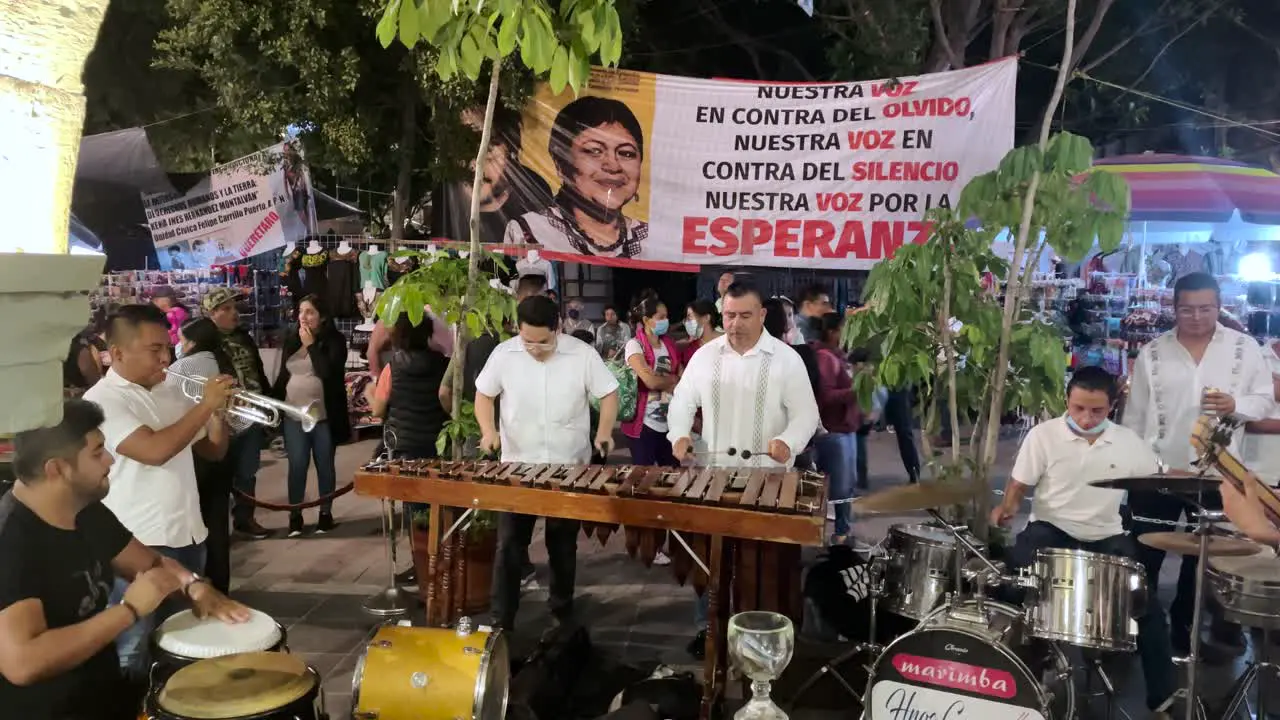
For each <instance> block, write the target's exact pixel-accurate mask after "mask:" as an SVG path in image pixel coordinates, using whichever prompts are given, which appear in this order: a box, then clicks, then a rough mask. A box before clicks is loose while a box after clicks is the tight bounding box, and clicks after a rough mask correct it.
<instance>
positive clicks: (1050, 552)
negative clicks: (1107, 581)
mask: <svg viewBox="0 0 1280 720" xmlns="http://www.w3.org/2000/svg"><path fill="white" fill-rule="evenodd" d="M1041 555H1046V556H1048V557H1051V558H1059V557H1060V558H1083V559H1086V560H1098V561H1100V562H1102V563H1103V564H1104V565H1111V566H1119V567H1124V568H1127V569H1129V570H1141V569H1142V563H1139V562H1138V561H1137V560H1133V559H1131V558H1127V557H1125V556H1123V555H1111V554H1108V553H1099V552H1093V551H1090V550H1071V549H1067V548H1040V549H1039V550H1037V551H1036V560H1039V559H1040V556H1041Z"/></svg>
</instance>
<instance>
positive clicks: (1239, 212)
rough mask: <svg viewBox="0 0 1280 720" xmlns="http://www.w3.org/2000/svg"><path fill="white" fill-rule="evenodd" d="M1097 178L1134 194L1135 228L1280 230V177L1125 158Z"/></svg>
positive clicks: (1226, 165)
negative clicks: (1113, 179) (1106, 176)
mask: <svg viewBox="0 0 1280 720" xmlns="http://www.w3.org/2000/svg"><path fill="white" fill-rule="evenodd" d="M1094 171H1095V172H1111V173H1116V174H1117V175H1120V176H1121V177H1123V178H1124V179H1125V180H1126V181H1128V183H1129V188H1130V189H1131V190H1132V197H1133V201H1132V210H1131V212H1130V214H1129V220H1130V221H1131V222H1191V223H1229V222H1233V221H1235V222H1239V221H1241V220H1243V221H1244V222H1246V223H1254V224H1260V225H1280V175H1277V174H1276V173H1274V172H1272V171H1270V170H1266V169H1263V168H1259V167H1254V166H1251V165H1245V164H1244V163H1238V162H1233V161H1231V160H1223V159H1220V158H1210V157H1195V156H1189V155H1165V154H1158V153H1146V154H1142V155H1119V156H1116V157H1109V158H1103V159H1101V160H1098V161H1096V162H1095V163H1094Z"/></svg>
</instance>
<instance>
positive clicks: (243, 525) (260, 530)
mask: <svg viewBox="0 0 1280 720" xmlns="http://www.w3.org/2000/svg"><path fill="white" fill-rule="evenodd" d="M233 527H234V528H235V531H236V532H237V533H239V534H241V535H246V536H248V537H251V538H253V539H254V540H263V539H266V538H269V537H271V531H270V530H268V529H266V528H264V527H262V526H261V525H259V524H258V521H257V520H254V519H253V518H246V519H243V520H236V521H235V524H234V526H233Z"/></svg>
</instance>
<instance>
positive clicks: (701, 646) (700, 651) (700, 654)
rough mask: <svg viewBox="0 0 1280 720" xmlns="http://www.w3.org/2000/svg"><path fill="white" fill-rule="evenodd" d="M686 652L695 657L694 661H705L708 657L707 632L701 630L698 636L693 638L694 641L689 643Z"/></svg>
mask: <svg viewBox="0 0 1280 720" xmlns="http://www.w3.org/2000/svg"><path fill="white" fill-rule="evenodd" d="M685 651H686V652H688V653H689V654H690V655H691V656H693V659H694V660H705V659H706V657H707V631H706V630H699V631H698V634H697V635H694V636H693V640H691V641H690V642H689V645H688V647H686V648H685Z"/></svg>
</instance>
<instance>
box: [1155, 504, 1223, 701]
mask: <svg viewBox="0 0 1280 720" xmlns="http://www.w3.org/2000/svg"><path fill="white" fill-rule="evenodd" d="M1195 516H1196V526H1195V529H1194V530H1192V532H1193V533H1195V534H1196V536H1197V537H1199V538H1200V552H1199V553H1198V554H1197V562H1198V563H1199V570H1198V572H1196V590H1195V593H1196V595H1195V604H1194V606H1193V607H1192V610H1191V651H1190V652H1189V653H1188V654H1187V657H1185V658H1174V662H1175V663H1181V664H1185V665H1186V666H1187V686H1186V687H1184V688H1178V690H1177V691H1175V692H1174V693H1173V695H1171V696H1170V697H1169V699H1168V700H1166V701H1165V702H1164V704H1162V705H1161V706H1160V707H1159V708H1156V709H1157V710H1158V711H1160V712H1168V710H1169V708H1170V707H1172V705H1173V702H1174V700H1176V699H1179V698H1181V699H1183V700H1184V701H1185V702H1186V705H1187V709H1186V715H1185V717H1186V720H1196V706H1197V704H1198V697H1199V695H1198V694H1197V692H1196V674H1197V673H1196V671H1197V668H1198V666H1199V664H1200V623H1201V621H1202V620H1203V619H1204V578H1205V575H1206V574H1208V573H1207V570H1208V566H1209V536H1210V535H1211V534H1212V533H1213V526H1214V524H1216V523H1221V522H1225V521H1226V519H1227V516H1226V514H1225V513H1222V512H1219V511H1215V510H1205V509H1204V508H1201V509H1200V510H1198V511H1196V513H1195Z"/></svg>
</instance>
